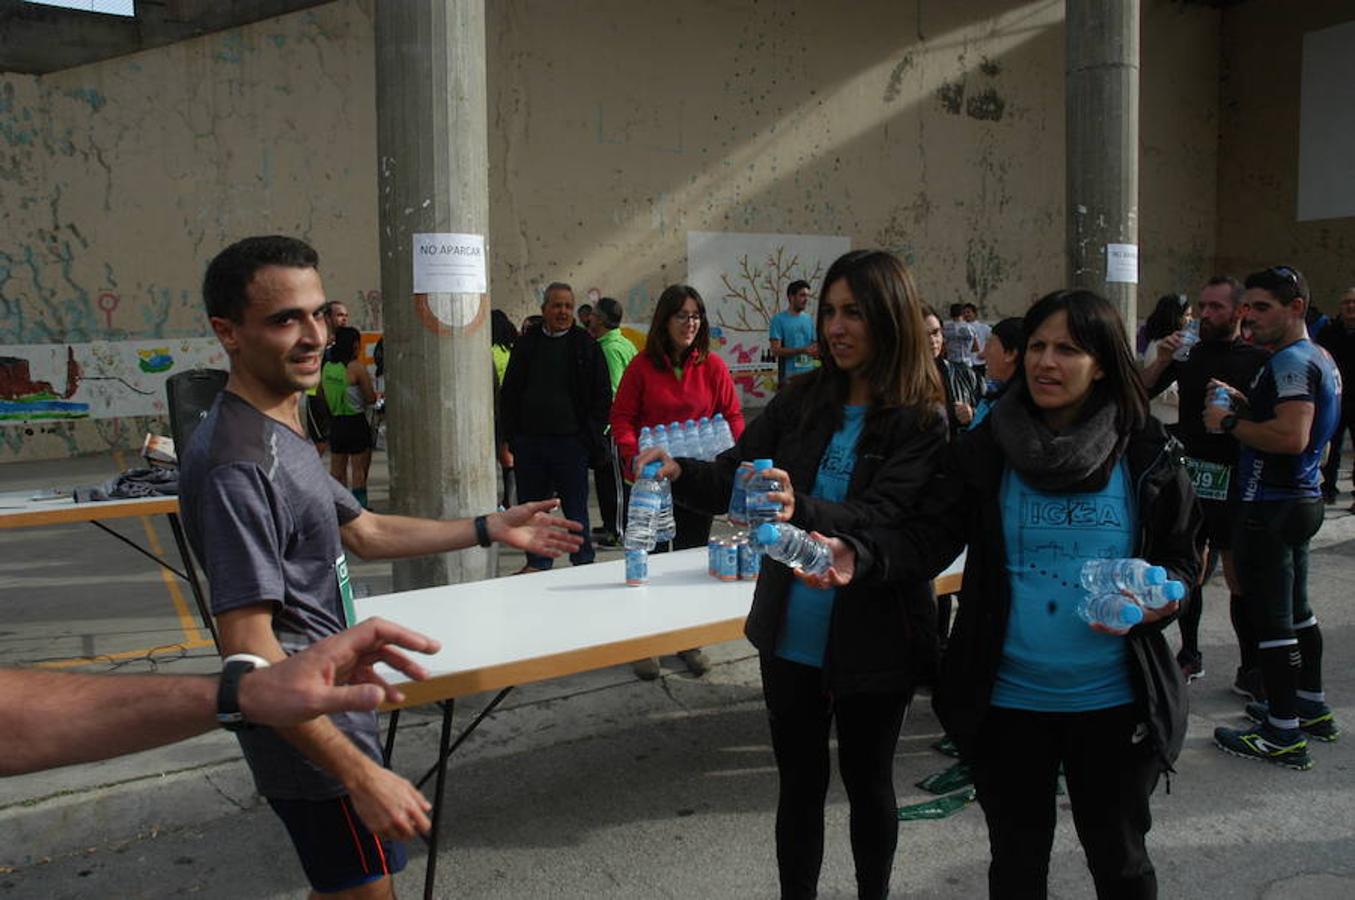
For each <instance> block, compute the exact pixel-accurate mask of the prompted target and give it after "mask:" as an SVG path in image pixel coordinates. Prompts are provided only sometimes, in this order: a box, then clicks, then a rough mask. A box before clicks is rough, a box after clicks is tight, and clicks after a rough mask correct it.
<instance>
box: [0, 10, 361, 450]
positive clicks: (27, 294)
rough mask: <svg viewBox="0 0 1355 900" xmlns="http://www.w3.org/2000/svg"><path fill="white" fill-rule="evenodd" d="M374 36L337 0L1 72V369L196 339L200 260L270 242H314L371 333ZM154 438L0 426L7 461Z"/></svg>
mask: <svg viewBox="0 0 1355 900" xmlns="http://www.w3.org/2000/svg"><path fill="white" fill-rule="evenodd" d="M371 33H372V29H371V22H370V17H369V13H368V11H367V8H366V6H365V5H364V4H362V3H357V2H343V3H336V4H331V5H328V6H323V7H318V8H316V9H315V10H312V11H307V12H303V13H298V14H295V15H290V16H286V17H283V18H279V19H274V20H270V21H267V22H263V23H259V24H257V25H251V26H248V27H245V28H241V29H236V30H233V31H227V32H222V33H218V34H215V35H211V36H208V37H205V38H201V39H197V40H192V41H187V42H184V43H181V44H175V45H172V46H169V47H162V48H159V49H155V50H150V51H147V52H144V53H139V54H136V55H133V56H127V57H122V58H120V59H115V60H110V61H107V62H103V63H97V64H94V65H90V66H85V67H82V68H77V69H71V70H67V71H64V72H59V73H55V74H50V75H44V76H41V77H33V76H22V75H19V76H13V75H11V76H0V356H3V355H5V348H6V346H11V345H16V344H36V343H48V342H50V343H75V344H81V343H87V342H92V341H114V342H120V341H126V340H130V339H136V338H147V337H156V338H176V337H185V336H192V335H204V334H207V333H208V331H207V323H206V319H205V317H204V315H203V312H202V305H201V294H200V285H201V283H202V272H203V269H204V267H205V266H206V263H207V261H208V260H209V259H210V258H211V256H212V254H214V253H215V252H216V251H218V250H220V249H221V248H222V247H223V246H225V244H227V243H229V242H230V241H232V240H234V239H236V238H238V237H242V236H244V235H245V234H250V233H260V232H269V231H279V232H286V233H291V234H297V235H300V236H302V237H304V238H306V239H307V240H310V241H311V242H313V243H314V244H315V245H316V246H317V247H318V248H319V249H320V252H321V265H322V268H323V271H324V273H325V278H326V284H327V287H328V290H329V291H330V295H331V296H333V297H335V298H341V299H344V300H347V301H349V307H350V310H351V311H352V313H353V314H354V316H355V318H356V320H357V323H358V324H359V325H361V326H365V327H379V324H380V322H379V317H380V309H381V304H380V293H379V290H378V287H379V284H380V279H379V276H378V269H377V255H376V244H375V233H374V226H373V222H374V221H375V215H376V192H375V183H374V180H373V178H372V175H371V173H372V172H374V171H375V166H376V148H375V139H374V137H373V134H374V129H375V115H376V113H375V103H374V91H373V74H372V40H371ZM157 424H158V423H155V422H151V421H147V420H144V419H141V418H130V419H92V420H81V421H75V422H61V423H52V424H44V425H39V424H32V425H27V426H24V425H0V459H13V458H44V457H54V456H62V455H67V454H71V453H78V452H84V451H94V450H103V449H107V448H108V447H110V446H127V445H129V444H137V445H139V443H140V440H141V436H142V434H144V433H145V431H146V430H147V428H148V427H153V426H156V425H157Z"/></svg>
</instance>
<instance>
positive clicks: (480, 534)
mask: <svg viewBox="0 0 1355 900" xmlns="http://www.w3.org/2000/svg"><path fill="white" fill-rule="evenodd" d="M475 542H476V543H477V544H479V545H480V546H481V547H488V546H490V545H492V544H493V543H494V542H493V541H491V540H490V539H489V517H488V516H476V517H475Z"/></svg>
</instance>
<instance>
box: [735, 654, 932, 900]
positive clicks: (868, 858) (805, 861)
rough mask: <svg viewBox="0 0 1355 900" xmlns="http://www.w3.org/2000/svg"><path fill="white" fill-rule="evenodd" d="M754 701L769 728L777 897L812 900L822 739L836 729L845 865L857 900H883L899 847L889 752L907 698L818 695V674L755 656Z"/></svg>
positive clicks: (824, 773)
mask: <svg viewBox="0 0 1355 900" xmlns="http://www.w3.org/2000/svg"><path fill="white" fill-rule="evenodd" d="M761 663H762V693H763V697H764V698H765V700H766V703H767V719H768V722H769V724H770V725H771V733H772V751H773V752H774V753H775V755H776V770H777V774H778V776H779V780H780V791H779V793H778V796H777V803H776V864H777V870H778V872H779V873H780V876H781V896H782V897H813V896H815V895H816V894H817V893H818V884H819V869H820V867H821V866H822V864H823V807H824V801H825V798H826V797H827V794H828V777H829V769H830V764H829V759H828V734H829V729H830V727H831V725H832V723H833V720H835V719H836V721H837V745H838V769H839V771H840V772H841V773H842V783H843V785H844V786H845V787H846V789H847V799H848V801H849V803H850V805H851V841H852V858H853V860H854V861H855V863H856V885H857V892H858V894H859V896H861V897H884V896H886V895H888V893H889V875H890V871H891V869H893V866H894V848H895V846H896V845H897V844H898V837H899V831H898V828H899V823H898V815H897V809H898V801H897V800H896V798H895V795H894V748H895V745H896V744H897V743H898V740H899V730H900V729H901V728H902V727H903V717H904V714H905V713H906V712H907V711H908V703H909V700H910V699H911V698H912V691H911V690H908V691H900V692H896V693H887V694H849V695H847V696H845V697H835V696H832V695H830V694H828V693H826V692H825V691H824V686H823V670H822V669H817V668H814V667H813V666H805V665H800V664H799V663H793V662H790V661H788V660H784V659H781V658H779V657H776V656H769V655H768V654H765V653H764V654H762V657H761Z"/></svg>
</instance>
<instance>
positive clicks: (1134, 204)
mask: <svg viewBox="0 0 1355 900" xmlns="http://www.w3.org/2000/svg"><path fill="white" fill-rule="evenodd" d="M1066 9H1067V14H1066V15H1067V49H1066V55H1067V66H1068V71H1067V117H1068V123H1067V141H1068V147H1067V170H1068V171H1067V185H1068V189H1067V203H1068V225H1067V227H1068V234H1067V241H1068V280H1069V282H1070V284H1072V285H1073V286H1075V287H1082V288H1089V289H1091V290H1094V291H1097V292H1098V293H1102V294H1104V295H1105V296H1106V297H1107V298H1108V299H1109V300H1110V301H1111V302H1112V303H1114V304H1115V305H1116V306H1118V307H1119V309H1120V313H1121V314H1122V315H1123V316H1124V317H1125V324H1126V327H1127V328H1128V329H1129V330H1130V333H1131V335H1132V333H1133V329H1134V322H1135V318H1136V316H1137V308H1136V303H1135V296H1136V293H1137V288H1138V285H1137V284H1134V283H1125V282H1119V281H1112V282H1107V281H1106V275H1107V271H1106V245H1107V244H1132V245H1134V246H1135V247H1137V245H1138V242H1139V0H1067V4H1066ZM1136 280H1137V279H1136Z"/></svg>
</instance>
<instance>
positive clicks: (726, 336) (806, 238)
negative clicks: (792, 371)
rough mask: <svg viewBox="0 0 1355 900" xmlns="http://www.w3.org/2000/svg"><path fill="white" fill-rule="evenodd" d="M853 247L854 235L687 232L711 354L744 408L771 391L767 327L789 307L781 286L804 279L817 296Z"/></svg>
mask: <svg viewBox="0 0 1355 900" xmlns="http://www.w3.org/2000/svg"><path fill="white" fill-rule="evenodd" d="M851 248H852V242H851V238H846V237H842V236H840V235H835V234H743V233H738V232H730V231H689V232H687V283H688V284H690V285H691V286H692V287H694V288H696V290H697V292H698V293H700V294H701V298H702V299H703V300H704V301H705V302H706V315H707V316H708V317H709V318H710V327H711V342H710V347H711V350H713V351H714V352H715V353H717V354H719V356H720V358H721V359H723V360H724V361H725V363H726V365H728V366H729V370H730V373H731V374H732V375H733V376H734V384H735V386H736V387H737V388H738V390H739V399H740V400H741V401H742V402H743V404H744V405H745V406H762V405H764V404H766V403H767V402H768V401H770V400H771V397H772V394H774V393H776V362H775V360H773V359H772V358H771V357H770V356H768V348H769V345H768V341H767V328H768V325H769V323H770V321H771V318H772V316H774V315H776V314H777V313H778V312H780V311H781V310H783V309H785V308H786V286H787V285H788V284H790V283H791V282H792V281H796V280H800V279H803V280H805V281H808V282H809V289H810V290H811V291H812V292H813V294H814V296H816V297H817V296H818V293H819V287H820V286H821V284H822V279H823V274H824V273H825V272H826V271H828V267H829V266H831V265H832V264H833V260H835V259H837V258H838V257H839V256H841V255H842V254H844V253H846V252H847V251H848V250H850V249H851ZM809 311H810V313H811V314H813V313H814V312H815V305H814V304H813V303H811V304H810V307H809Z"/></svg>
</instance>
